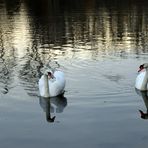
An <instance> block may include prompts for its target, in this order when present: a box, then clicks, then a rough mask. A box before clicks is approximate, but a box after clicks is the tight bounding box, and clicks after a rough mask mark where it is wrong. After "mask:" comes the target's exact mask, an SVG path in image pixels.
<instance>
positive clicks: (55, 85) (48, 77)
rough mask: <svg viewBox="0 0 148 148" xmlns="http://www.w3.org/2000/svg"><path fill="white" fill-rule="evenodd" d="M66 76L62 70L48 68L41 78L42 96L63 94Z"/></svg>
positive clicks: (40, 88) (40, 89)
mask: <svg viewBox="0 0 148 148" xmlns="http://www.w3.org/2000/svg"><path fill="white" fill-rule="evenodd" d="M65 83H66V81H65V76H64V73H63V72H62V71H59V70H56V71H54V72H53V70H51V69H48V70H46V71H45V72H44V74H43V75H42V76H41V78H40V79H39V92H40V96H42V97H45V98H48V97H55V96H59V95H62V94H63V93H64V88H65Z"/></svg>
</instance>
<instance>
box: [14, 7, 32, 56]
mask: <svg viewBox="0 0 148 148" xmlns="http://www.w3.org/2000/svg"><path fill="white" fill-rule="evenodd" d="M27 16H28V15H27V11H26V8H25V5H23V4H22V6H21V8H20V12H19V14H18V15H15V16H14V24H13V25H14V29H13V33H12V35H13V42H14V47H15V48H16V49H17V52H18V57H23V56H24V55H25V54H26V48H27V47H28V46H29V42H30V38H31V37H30V33H29V23H28V17H27Z"/></svg>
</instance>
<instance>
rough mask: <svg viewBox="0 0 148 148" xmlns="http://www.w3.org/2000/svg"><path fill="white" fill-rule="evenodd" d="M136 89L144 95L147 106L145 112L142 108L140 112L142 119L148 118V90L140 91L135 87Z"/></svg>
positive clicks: (139, 93)
mask: <svg viewBox="0 0 148 148" xmlns="http://www.w3.org/2000/svg"><path fill="white" fill-rule="evenodd" d="M135 90H136V93H137V94H138V95H139V96H142V99H143V102H144V104H145V107H146V112H145V113H144V112H143V111H142V110H139V112H140V114H141V118H142V119H148V91H139V90H137V89H135Z"/></svg>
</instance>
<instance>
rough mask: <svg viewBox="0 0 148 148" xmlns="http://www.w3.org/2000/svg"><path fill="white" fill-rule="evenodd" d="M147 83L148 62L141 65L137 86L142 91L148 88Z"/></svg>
mask: <svg viewBox="0 0 148 148" xmlns="http://www.w3.org/2000/svg"><path fill="white" fill-rule="evenodd" d="M147 83H148V63H145V64H142V65H140V66H139V70H138V76H137V78H136V83H135V87H136V89H138V90H140V91H145V90H147Z"/></svg>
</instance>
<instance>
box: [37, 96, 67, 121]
mask: <svg viewBox="0 0 148 148" xmlns="http://www.w3.org/2000/svg"><path fill="white" fill-rule="evenodd" d="M39 103H40V106H41V107H42V109H43V111H44V112H45V113H46V120H47V122H54V121H55V118H56V116H52V115H51V113H52V114H56V113H62V112H63V110H64V108H65V107H66V106H67V98H65V97H64V96H63V95H61V96H57V97H52V98H44V97H40V99H39Z"/></svg>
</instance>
